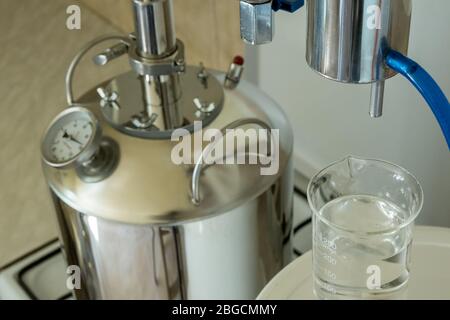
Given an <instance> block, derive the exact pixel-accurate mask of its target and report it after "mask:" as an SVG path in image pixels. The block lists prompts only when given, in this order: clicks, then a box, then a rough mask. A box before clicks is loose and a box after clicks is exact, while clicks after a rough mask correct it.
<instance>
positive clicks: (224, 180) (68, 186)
mask: <svg viewBox="0 0 450 320" xmlns="http://www.w3.org/2000/svg"><path fill="white" fill-rule="evenodd" d="M194 70H195V69H194ZM197 70H198V69H197ZM210 73H211V74H212V76H211V79H210V80H209V81H211V83H213V81H217V82H218V83H223V81H224V74H220V75H218V74H216V75H217V77H218V79H215V77H214V76H213V75H214V73H212V72H210ZM194 74H195V73H194ZM133 76H134V82H125V83H126V84H130V86H129V87H126V88H129V91H128V93H129V94H130V95H128V96H127V95H123V96H122V95H121V94H120V93H119V100H120V101H119V102H120V105H121V108H120V109H118V110H124V111H125V110H127V109H129V108H130V109H132V108H133V107H134V106H133V103H134V102H136V100H133V99H131V100H127V99H128V98H127V97H130V98H131V97H132V96H135V94H133V93H134V92H135V91H133V90H135V89H136V88H139V86H136V85H132V83H136V81H138V80H136V76H135V75H133V73H127V74H124V75H121V76H119V77H118V78H117V80H118V82H116V80H113V81H111V82H110V83H111V84H115V83H120V82H121V79H123V78H122V77H125V78H128V77H130V78H132V77H133ZM130 81H133V80H130ZM112 88H113V89H117V87H114V85H112ZM184 94H185V95H186V97H188V96H189V92H184ZM224 94H225V96H224V99H223V101H224V104H223V108H222V111H221V112H220V113H219V114H218V115H217V117H215V118H214V120H213V121H211V122H210V123H209V124H208V125H204V129H208V128H216V129H218V130H220V129H221V128H223V127H225V126H226V125H228V124H229V123H231V122H233V121H236V120H239V119H242V118H256V119H259V120H261V121H263V122H266V123H267V124H269V125H270V126H271V128H274V129H279V130H280V131H279V135H280V143H279V146H280V150H279V172H278V174H276V175H273V176H261V174H260V169H261V168H260V166H258V165H248V164H247V165H216V166H213V167H211V168H209V169H208V170H206V171H204V173H203V175H202V177H201V179H200V190H201V192H200V197H201V198H202V199H203V200H202V202H201V204H200V205H199V206H195V205H194V204H193V203H192V202H191V195H190V185H191V175H192V169H193V164H194V163H195V160H196V159H197V157H196V155H198V154H200V153H201V150H202V149H203V147H204V146H206V144H207V143H208V141H204V142H203V141H202V136H201V135H200V136H199V135H198V134H196V133H189V135H190V138H191V139H192V141H193V142H194V144H195V146H194V147H193V150H192V151H193V152H192V154H191V157H192V160H191V162H190V163H191V164H192V165H177V164H175V163H173V162H172V159H171V153H172V150H173V148H174V147H175V146H176V145H178V144H179V141H171V140H170V139H168V138H167V137H160V138H159V139H157V138H152V139H147V138H145V137H143V138H144V139H142V138H137V137H135V136H133V135H130V134H129V132H125V131H123V130H117V129H118V127H113V126H111V125H110V121H109V120H106V117H105V116H104V115H103V114H104V109H105V108H102V107H101V106H100V102H101V101H100V100H101V99H100V98H99V96H98V94H97V92H96V90H95V89H93V90H91V91H89V92H88V93H87V94H86V95H84V96H83V97H82V98H81V99H80V102H82V103H85V104H86V105H87V106H88V107H89V108H90V109H91V111H92V112H93V113H94V114H96V115H97V117H98V119H99V121H100V125H101V127H102V130H103V135H104V136H107V137H109V138H110V139H112V140H114V141H115V142H116V143H117V144H118V147H119V150H120V161H119V163H118V165H117V167H116V169H115V171H114V172H113V173H112V174H111V176H110V177H108V178H107V179H105V180H103V181H100V182H98V183H94V184H92V183H86V182H85V181H83V180H82V179H81V178H80V176H79V175H78V173H77V172H76V170H74V169H70V168H69V169H66V170H58V169H54V168H51V167H49V166H44V174H45V176H46V179H47V181H48V183H49V185H50V187H51V188H52V190H53V191H54V192H55V193H56V194H57V195H58V197H59V198H61V199H62V200H63V201H65V202H66V203H67V204H68V205H70V206H71V207H73V208H74V209H76V210H77V211H79V212H83V213H85V214H88V215H93V216H97V217H100V218H104V219H107V220H113V221H118V222H124V223H133V224H177V223H185V222H187V221H192V220H196V219H201V218H206V217H211V216H214V215H218V214H220V213H224V212H227V211H229V210H230V209H231V208H235V207H237V206H239V205H240V204H242V203H244V202H246V201H247V200H248V199H251V198H252V197H255V196H256V195H258V194H261V193H263V192H264V191H265V190H267V188H268V187H269V186H270V185H272V184H273V183H274V182H275V181H276V180H277V179H278V178H279V176H280V175H282V174H283V173H284V171H285V170H286V167H287V164H288V162H289V159H290V158H291V154H292V143H293V141H292V140H293V137H292V131H291V128H290V125H289V123H288V120H287V118H286V117H285V115H284V114H283V112H282V111H281V110H280V108H279V107H278V106H277V105H276V104H275V103H274V102H273V101H272V100H271V99H270V98H268V97H267V96H266V95H265V94H263V93H262V92H261V91H259V90H258V89H257V88H256V87H254V86H253V85H251V84H249V83H248V82H246V81H241V82H240V84H239V86H238V87H236V88H235V89H233V90H225V91H224ZM127 101H129V103H128V102H127ZM134 108H137V109H138V108H139V106H138V107H134ZM192 108H193V109H192V110H195V109H194V108H196V107H195V106H194V104H192ZM111 110H116V109H112V108H111ZM114 115H119V113H114V112H112V113H111V115H110V116H111V118H110V119H115V118H114ZM198 139H200V140H198ZM196 141H197V142H196ZM230 186H232V187H230ZM174 195H177V196H176V197H174ZM150 199H151V201H150Z"/></svg>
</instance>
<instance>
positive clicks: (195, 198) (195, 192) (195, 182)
mask: <svg viewBox="0 0 450 320" xmlns="http://www.w3.org/2000/svg"><path fill="white" fill-rule="evenodd" d="M245 125H258V126H260V127H262V128H263V129H265V130H267V133H268V135H269V136H270V138H271V137H272V136H271V130H272V128H271V127H270V126H269V125H268V124H267V123H266V122H264V121H261V120H259V119H252V118H243V119H239V120H236V121H233V122H231V123H229V124H227V125H226V126H225V127H223V128H222V129H221V130H220V131H221V133H222V139H221V140H223V139H225V138H226V134H227V130H232V129H236V128H238V127H242V126H245ZM219 142H220V141H219V139H214V141H212V142H211V143H210V144H208V145H207V146H206V147H205V148H204V149H203V150H202V152H201V155H200V156H199V157H198V160H196V162H195V166H194V170H193V171H192V182H191V194H192V202H193V203H194V204H195V205H199V204H200V202H201V200H202V199H201V198H200V175H201V174H202V169H206V168H208V166H206V165H203V159H205V158H207V157H208V156H209V154H210V152H211V151H212V150H213V149H214V146H215V145H216V144H217V143H219ZM267 142H268V144H270V142H271V141H270V140H269V139H267ZM267 151H268V153H269V154H266V155H263V154H261V155H260V156H266V157H267V156H270V152H271V147H270V145H269V146H268V148H267ZM234 152H238V150H234ZM228 156H229V155H227V154H225V155H224V158H226V157H228Z"/></svg>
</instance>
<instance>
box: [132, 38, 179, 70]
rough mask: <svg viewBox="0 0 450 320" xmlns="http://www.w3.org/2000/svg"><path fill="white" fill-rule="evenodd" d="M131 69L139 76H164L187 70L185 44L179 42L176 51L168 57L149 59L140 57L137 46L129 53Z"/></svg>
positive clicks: (134, 45)
mask: <svg viewBox="0 0 450 320" xmlns="http://www.w3.org/2000/svg"><path fill="white" fill-rule="evenodd" d="M129 56H130V65H131V68H132V69H133V70H134V71H135V72H136V73H137V74H139V75H141V76H144V75H150V76H163V75H169V74H173V73H183V72H185V70H186V62H185V60H184V45H183V42H181V41H180V40H177V48H176V50H175V51H174V52H173V53H172V54H171V55H168V56H166V57H162V58H158V59H148V58H144V57H141V56H139V55H138V53H137V47H136V44H133V46H132V48H131V50H130V51H129Z"/></svg>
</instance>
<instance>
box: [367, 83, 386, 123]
mask: <svg viewBox="0 0 450 320" xmlns="http://www.w3.org/2000/svg"><path fill="white" fill-rule="evenodd" d="M384 86H385V81H384V80H381V81H377V82H374V83H372V88H371V91H370V109H369V114H370V116H371V117H372V118H379V117H381V115H382V114H383V100H384Z"/></svg>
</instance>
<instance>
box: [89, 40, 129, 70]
mask: <svg viewBox="0 0 450 320" xmlns="http://www.w3.org/2000/svg"><path fill="white" fill-rule="evenodd" d="M127 52H128V45H126V44H125V43H118V44H116V45H114V46H112V47H111V48H108V49H106V50H105V51H103V52H102V53H99V54H98V55H96V56H95V57H94V58H93V61H94V63H95V64H96V65H98V66H104V65H105V64H107V63H108V62H110V61H111V60H114V59H116V58H118V57H120V56H122V55H124V54H125V53H127Z"/></svg>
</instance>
